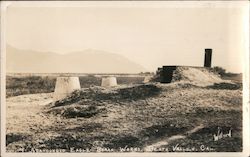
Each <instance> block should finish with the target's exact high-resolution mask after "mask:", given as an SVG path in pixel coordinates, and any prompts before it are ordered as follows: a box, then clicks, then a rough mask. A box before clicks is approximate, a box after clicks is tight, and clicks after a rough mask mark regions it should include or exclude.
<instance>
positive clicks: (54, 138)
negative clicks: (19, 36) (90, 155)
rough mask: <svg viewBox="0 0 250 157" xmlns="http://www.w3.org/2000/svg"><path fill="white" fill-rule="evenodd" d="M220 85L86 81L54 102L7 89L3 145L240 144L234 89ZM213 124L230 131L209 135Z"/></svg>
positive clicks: (113, 148) (169, 147)
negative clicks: (73, 95)
mask: <svg viewBox="0 0 250 157" xmlns="http://www.w3.org/2000/svg"><path fill="white" fill-rule="evenodd" d="M226 85H227V84H226ZM220 87H221V86H216V88H213V86H208V87H200V86H196V85H195V84H189V83H186V82H175V83H171V84H159V83H148V84H140V85H131V86H122V87H116V88H109V89H99V88H98V87H96V88H94V87H93V88H86V89H84V90H82V91H81V92H80V97H81V99H75V100H74V101H71V100H70V101H67V100H65V101H64V102H59V103H57V105H55V104H53V103H51V102H52V96H53V95H52V93H42V94H30V95H20V96H15V97H9V98H7V104H6V105H7V106H6V111H7V122H6V123H7V125H6V135H7V136H6V146H7V147H6V148H7V151H8V152H23V151H24V152H30V151H33V152H53V151H66V152H91V151H93V152H106V151H107V152H118V151H119V152H127V151H129V152H130V151H139V152H140V151H156V152H162V151H163V152H165V151H166V152H173V151H174V152H175V151H180V152H187V151H195V152H196V151H198V152H202V151H208V152H210V151H211V152H215V151H216V152H217V151H219V152H228V151H241V150H242V90H241V89H237V88H227V87H224V85H223V88H220ZM147 90H148V91H150V92H148V93H147V92H145V91H147ZM152 90H153V91H154V92H151V91H152ZM93 91H94V94H93ZM91 92H92V93H91ZM129 93H132V94H129ZM78 94H79V93H78ZM81 94H83V95H84V94H85V95H84V96H83V95H81ZM86 95H87V96H86ZM78 96H79V95H78ZM219 129H221V130H222V131H223V134H226V133H227V132H228V131H229V130H231V131H232V136H230V137H226V136H225V137H223V138H221V139H220V140H218V141H214V135H216V134H217V133H218V130H219Z"/></svg>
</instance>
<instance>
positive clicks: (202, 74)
mask: <svg viewBox="0 0 250 157" xmlns="http://www.w3.org/2000/svg"><path fill="white" fill-rule="evenodd" d="M177 81H183V82H189V83H191V84H193V85H197V86H209V85H213V84H214V83H221V82H223V80H222V79H221V78H220V76H219V75H217V74H215V73H213V72H211V71H209V69H206V68H195V67H177V69H176V70H175V71H174V74H173V79H172V82H177Z"/></svg>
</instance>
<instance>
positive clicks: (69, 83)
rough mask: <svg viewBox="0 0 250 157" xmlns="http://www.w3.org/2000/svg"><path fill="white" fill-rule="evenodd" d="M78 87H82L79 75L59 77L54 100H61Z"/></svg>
mask: <svg viewBox="0 0 250 157" xmlns="http://www.w3.org/2000/svg"><path fill="white" fill-rule="evenodd" d="M77 89H81V86H80V81H79V78H78V77H57V79H56V86H55V91H54V95H53V100H54V101H58V100H61V99H63V98H65V97H67V96H68V95H69V94H70V93H72V92H73V91H74V90H77Z"/></svg>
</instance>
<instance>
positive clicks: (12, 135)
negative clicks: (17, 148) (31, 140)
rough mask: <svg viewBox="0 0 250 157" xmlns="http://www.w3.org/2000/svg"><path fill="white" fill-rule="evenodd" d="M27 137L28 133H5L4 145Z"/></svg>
mask: <svg viewBox="0 0 250 157" xmlns="http://www.w3.org/2000/svg"><path fill="white" fill-rule="evenodd" d="M28 137H29V135H25V134H15V133H9V134H7V135H6V146H8V145H9V144H10V143H13V142H18V141H22V140H25V139H27V138H28Z"/></svg>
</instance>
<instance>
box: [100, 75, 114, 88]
mask: <svg viewBox="0 0 250 157" xmlns="http://www.w3.org/2000/svg"><path fill="white" fill-rule="evenodd" d="M101 86H102V87H112V86H117V80H116V77H103V78H102V84H101Z"/></svg>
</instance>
